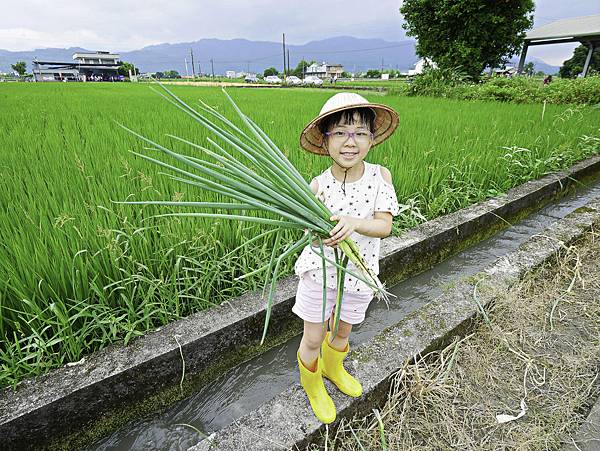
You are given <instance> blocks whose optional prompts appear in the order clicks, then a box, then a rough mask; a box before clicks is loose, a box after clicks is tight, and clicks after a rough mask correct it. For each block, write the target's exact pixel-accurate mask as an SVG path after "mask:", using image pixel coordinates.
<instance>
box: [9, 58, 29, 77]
mask: <svg viewBox="0 0 600 451" xmlns="http://www.w3.org/2000/svg"><path fill="white" fill-rule="evenodd" d="M10 67H12V70H14V71H15V72H16V73H17V74H19V77H22V76H23V75H25V73H26V72H27V63H26V62H25V61H17V62H16V63H15V64H11V65H10Z"/></svg>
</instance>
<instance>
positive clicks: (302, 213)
mask: <svg viewBox="0 0 600 451" xmlns="http://www.w3.org/2000/svg"><path fill="white" fill-rule="evenodd" d="M158 84H159V85H160V86H161V88H162V89H163V92H161V91H158V90H156V89H154V88H152V89H153V90H154V91H155V92H157V93H158V94H159V95H160V96H162V97H163V98H164V99H165V100H167V101H169V102H170V103H171V104H173V105H174V106H175V107H177V108H179V109H180V110H182V111H183V112H185V113H187V114H188V115H189V116H191V117H192V118H193V119H195V120H196V121H197V122H198V123H199V124H201V125H202V126H203V127H205V128H207V129H208V130H209V131H210V132H212V134H213V135H214V136H215V137H217V138H220V140H221V144H219V143H218V142H217V141H215V140H213V139H212V138H210V137H209V138H207V140H208V142H209V143H210V146H211V148H210V149H209V148H207V147H204V146H201V145H199V144H196V143H193V142H190V141H188V140H186V139H183V138H180V137H177V136H173V135H167V136H168V137H170V138H172V139H174V140H176V141H179V142H181V143H184V144H186V145H188V146H190V147H191V148H193V149H195V150H197V151H198V150H199V151H201V152H203V153H204V154H206V155H209V156H210V157H212V158H213V159H214V160H215V161H216V163H215V162H211V161H207V160H203V159H199V158H196V157H192V156H187V155H183V154H180V153H176V152H174V151H173V150H171V149H168V148H166V147H164V146H162V145H160V144H158V143H156V142H154V141H152V140H150V139H148V138H146V137H144V136H142V135H140V134H138V133H136V132H135V131H133V130H130V129H129V128H127V127H125V126H124V125H122V124H119V125H120V126H121V127H123V128H124V129H125V130H127V131H128V132H130V133H132V134H133V135H135V136H137V137H138V138H140V139H141V140H143V141H144V142H146V143H147V144H149V145H150V146H151V147H145V149H153V150H159V151H162V152H164V153H165V154H167V155H169V156H171V157H173V158H174V159H175V160H177V161H179V162H181V163H183V164H184V165H185V167H186V169H181V168H179V167H175V166H173V165H170V164H168V163H166V162H164V161H161V160H157V159H155V158H151V157H149V156H147V155H143V154H140V153H137V152H133V151H132V153H133V154H135V155H137V156H139V157H141V158H144V159H146V160H148V161H151V162H153V163H156V164H158V165H160V166H162V167H164V168H167V169H169V170H171V171H173V172H175V173H177V175H173V174H167V175H168V176H169V177H171V178H172V179H174V180H177V181H179V182H182V183H186V184H189V185H193V186H197V187H200V188H202V189H204V190H206V191H210V192H213V193H216V194H219V195H222V196H225V197H228V198H230V199H231V200H232V202H225V203H220V202H174V201H143V202H132V201H128V202H120V203H126V204H141V205H150V204H153V205H168V206H178V207H192V208H195V209H198V210H209V211H208V212H197V211H194V212H188V213H168V214H161V215H156V216H154V217H164V216H194V217H209V218H214V219H233V220H238V221H247V222H254V223H260V224H264V225H268V226H272V227H271V228H270V229H269V230H268V231H266V232H263V233H261V234H259V235H257V236H256V237H254V238H252V239H251V240H249V241H247V242H246V243H244V244H243V245H242V246H240V248H241V247H243V246H247V245H249V244H251V243H252V242H255V241H256V240H259V239H261V238H264V237H265V236H266V235H269V234H271V233H275V244H274V247H273V251H272V253H271V258H270V261H269V262H268V263H267V264H266V265H264V266H263V267H261V268H258V269H256V270H254V271H252V272H250V273H247V274H244V275H243V276H241V277H239V278H238V279H243V278H245V277H248V276H251V275H254V274H257V273H260V272H262V271H266V278H265V284H264V287H263V297H264V295H265V292H266V289H267V287H269V291H268V297H267V309H266V310H267V311H266V316H265V323H264V329H263V335H262V340H261V344H262V342H264V339H265V336H266V333H267V328H268V325H269V319H270V316H271V308H272V303H273V296H274V294H275V288H276V283H277V279H278V276H279V267H280V265H281V262H282V261H284V259H285V258H287V257H289V256H291V255H293V254H294V253H296V252H297V251H299V250H301V249H302V248H303V247H304V246H306V245H308V244H310V243H311V242H313V241H316V242H318V244H319V250H318V251H317V250H316V249H315V248H314V247H313V246H311V250H312V251H313V252H315V253H316V254H318V255H319V256H320V257H321V259H322V262H323V265H322V266H323V312H322V314H323V319H324V317H325V305H326V280H327V277H326V274H327V264H330V265H333V267H335V268H336V274H337V297H336V308H335V314H334V331H333V333H334V335H335V334H336V333H337V329H338V325H339V317H340V309H341V305H342V293H343V289H344V276H345V274H346V273H348V274H350V275H352V276H354V277H356V278H357V279H359V280H361V281H363V282H364V283H365V284H367V286H369V287H370V288H372V289H373V290H374V291H375V292H376V295H377V296H378V297H383V298H384V299H386V300H387V299H388V296H389V295H390V293H388V292H387V291H386V290H385V288H384V286H383V284H382V283H381V281H380V280H379V278H378V277H377V275H376V274H375V273H374V272H373V270H372V269H371V268H370V267H369V266H368V265H367V263H366V262H365V260H364V259H363V258H362V256H361V254H360V251H359V249H358V246H357V245H356V243H355V242H354V241H352V240H351V239H349V238H347V239H345V240H343V241H341V242H340V243H338V247H337V248H334V256H335V260H331V259H330V258H327V256H326V255H325V252H324V248H323V238H328V237H329V232H330V231H331V230H332V229H333V227H334V226H335V222H333V221H331V220H330V219H329V218H330V217H331V215H332V213H331V212H330V211H329V209H328V208H327V207H326V206H325V205H324V204H323V203H322V202H321V201H320V200H319V199H318V198H317V197H315V195H314V194H313V192H312V191H311V189H310V186H309V185H308V183H307V182H306V181H305V180H304V178H303V177H302V176H301V175H300V173H299V172H298V171H297V170H296V168H295V167H294V166H293V165H292V164H291V163H290V162H289V160H288V159H287V158H286V156H285V155H284V154H283V152H281V150H279V149H278V148H277V146H276V145H275V144H274V143H273V141H272V140H271V139H270V138H269V137H268V136H267V135H266V134H265V132H264V131H263V130H261V129H260V127H258V125H256V124H255V123H254V122H253V121H252V120H251V119H250V118H249V117H248V116H246V115H245V114H244V113H243V112H242V111H241V110H240V109H239V108H238V106H237V105H236V104H235V102H234V101H233V99H232V98H231V97H230V96H229V94H228V93H227V92H226V91H225V89H222V91H223V93H224V94H225V96H226V97H227V99H229V101H230V102H231V104H232V105H233V107H234V109H235V111H236V112H237V114H238V115H239V117H240V118H241V120H242V122H243V124H244V125H245V128H246V129H247V130H246V131H244V130H242V129H240V128H239V127H238V126H236V125H235V124H234V123H233V122H231V121H230V120H229V119H227V118H226V117H225V116H223V115H222V114H220V113H219V112H218V111H216V110H215V109H214V108H212V107H210V106H209V105H207V104H206V103H204V102H203V101H201V100H200V105H199V110H200V111H198V110H196V109H194V108H192V107H191V106H189V105H188V104H186V103H185V102H184V101H182V100H181V99H180V98H179V97H177V96H176V95H175V94H173V93H172V92H171V91H170V90H169V89H167V88H166V87H165V86H164V85H162V84H160V83H158ZM223 145H224V146H223ZM240 156H243V157H245V158H246V159H247V160H248V161H250V162H251V163H252V165H253V166H252V167H249V166H248V165H245V164H244V163H243V162H242V161H241V159H240V158H239V157H240ZM223 210H225V211H227V213H222V212H221V211H223ZM256 210H259V211H263V212H268V213H271V214H272V215H274V216H275V217H276V218H277V219H271V218H268V217H267V218H265V217H258V216H252V215H248V214H245V212H247V211H256ZM285 229H300V230H304V231H305V233H304V235H303V236H302V238H300V239H299V240H298V241H296V242H295V243H293V244H291V245H289V246H287V248H286V249H285V250H284V251H283V253H281V254H280V255H277V250H278V249H279V247H280V240H281V234H282V232H283V231H284V230H285ZM240 248H238V249H236V250H239V249H240ZM340 251H341V252H340ZM349 261H350V262H352V263H353V264H354V265H355V266H356V268H357V269H358V272H355V271H353V270H351V269H349V268H348V262H349Z"/></svg>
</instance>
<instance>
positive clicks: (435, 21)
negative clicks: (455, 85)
mask: <svg viewBox="0 0 600 451" xmlns="http://www.w3.org/2000/svg"><path fill="white" fill-rule="evenodd" d="M533 9H534V3H533V0H497V1H482V0H404V2H403V4H402V6H401V7H400V13H401V14H402V15H403V16H404V19H405V23H404V24H403V25H402V27H403V28H404V29H405V30H407V35H408V36H415V37H416V38H417V40H418V42H417V48H416V50H417V54H418V55H419V56H421V57H423V58H431V59H432V60H433V61H435V62H436V63H437V65H438V66H439V68H440V69H457V68H458V69H459V70H460V71H462V72H465V73H467V74H468V75H469V76H471V77H472V78H473V79H478V78H479V77H480V75H481V72H482V71H483V70H484V69H485V68H486V67H488V66H490V67H501V66H502V65H503V64H505V63H506V62H507V61H508V59H509V58H510V57H512V56H513V55H515V54H517V53H519V52H520V51H521V45H522V43H523V38H524V37H525V30H527V29H529V28H531V26H532V25H533Z"/></svg>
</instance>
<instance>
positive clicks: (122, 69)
mask: <svg viewBox="0 0 600 451" xmlns="http://www.w3.org/2000/svg"><path fill="white" fill-rule="evenodd" d="M129 71H131V74H132V75H137V74H139V73H140V71H139V69H138V68H137V67H135V66H134V65H133V64H132V63H128V62H127V61H121V65H120V66H119V74H121V75H124V76H125V77H129Z"/></svg>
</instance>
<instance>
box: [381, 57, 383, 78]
mask: <svg viewBox="0 0 600 451" xmlns="http://www.w3.org/2000/svg"><path fill="white" fill-rule="evenodd" d="M381 73H382V74H383V58H381Z"/></svg>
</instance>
